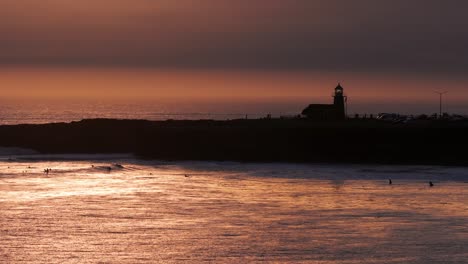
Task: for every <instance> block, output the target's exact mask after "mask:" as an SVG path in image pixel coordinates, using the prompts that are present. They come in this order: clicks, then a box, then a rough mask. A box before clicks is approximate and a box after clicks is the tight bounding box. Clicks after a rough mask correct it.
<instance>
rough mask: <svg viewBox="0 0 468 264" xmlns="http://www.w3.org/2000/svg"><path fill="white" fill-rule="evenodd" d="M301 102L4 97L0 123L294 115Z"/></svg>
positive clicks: (0, 105)
mask: <svg viewBox="0 0 468 264" xmlns="http://www.w3.org/2000/svg"><path fill="white" fill-rule="evenodd" d="M306 105H307V104H306V103H305V102H302V103H301V102H299V103H298V102H290V101H289V102H288V101H286V102H273V101H254V102H252V101H247V102H238V101H235V102H229V101H227V102H226V101H223V102H216V101H206V102H203V101H201V102H184V101H171V100H165V101H144V102H138V101H133V102H127V103H124V102H109V101H97V100H94V101H93V100H82V101H79V100H78V101H70V100H64V101H60V100H49V101H45V102H41V101H39V100H34V101H8V100H3V101H1V104H0V125H14V124H44V123H56V122H72V121H80V120H82V119H90V118H113V119H145V120H168V119H174V120H199V119H212V120H229V119H239V118H262V117H266V116H267V115H271V116H272V117H281V116H286V117H288V116H294V115H298V114H300V113H301V111H302V108H303V107H304V106H306Z"/></svg>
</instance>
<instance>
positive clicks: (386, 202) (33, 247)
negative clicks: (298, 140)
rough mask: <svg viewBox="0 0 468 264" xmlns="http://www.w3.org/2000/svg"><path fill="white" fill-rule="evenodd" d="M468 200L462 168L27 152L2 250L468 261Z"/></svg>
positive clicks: (86, 255) (5, 190)
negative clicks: (167, 159)
mask: <svg viewBox="0 0 468 264" xmlns="http://www.w3.org/2000/svg"><path fill="white" fill-rule="evenodd" d="M120 165H122V166H120ZM46 168H51V169H52V170H51V172H50V173H49V174H46V173H44V169H46ZM389 178H391V179H392V180H393V184H392V185H389V184H388V179H389ZM429 181H433V182H434V183H435V186H434V187H432V188H431V187H429V185H428V182H429ZM467 202H468V170H467V169H466V168H458V167H437V166H377V165H328V164H317V165H298V164H243V163H233V162H225V163H220V162H173V163H171V162H157V161H141V160H136V159H133V158H131V157H121V156H47V157H46V156H38V155H30V156H18V157H11V158H5V159H3V160H0V237H1V246H0V262H7V263H9V262H13V263H15V262H29V263H64V262H65V263H96V262H114V263H138V262H141V263H154V262H161V263H199V262H216V263H246V262H283V263H291V262H294V263H468V261H467V259H468V247H467V246H466V245H468V203H467Z"/></svg>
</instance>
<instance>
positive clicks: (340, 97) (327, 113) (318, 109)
mask: <svg viewBox="0 0 468 264" xmlns="http://www.w3.org/2000/svg"><path fill="white" fill-rule="evenodd" d="M333 98H334V100H333V104H311V105H309V106H308V107H307V108H306V109H304V110H303V111H302V115H304V116H306V117H307V118H310V119H315V120H344V119H345V118H346V109H345V103H346V96H345V95H344V89H343V87H342V86H341V84H338V86H336V88H335V94H334V95H333Z"/></svg>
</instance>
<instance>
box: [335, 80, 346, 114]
mask: <svg viewBox="0 0 468 264" xmlns="http://www.w3.org/2000/svg"><path fill="white" fill-rule="evenodd" d="M333 98H334V101H333V105H334V106H335V110H336V118H337V119H340V120H342V119H345V118H346V113H345V112H346V109H345V100H346V97H345V96H344V91H343V87H342V86H341V84H339V83H338V86H336V88H335V94H334V95H333Z"/></svg>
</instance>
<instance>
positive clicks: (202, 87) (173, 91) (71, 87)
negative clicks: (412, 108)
mask: <svg viewBox="0 0 468 264" xmlns="http://www.w3.org/2000/svg"><path fill="white" fill-rule="evenodd" d="M337 82H342V84H343V85H344V87H345V89H346V93H347V94H348V95H349V96H350V98H353V99H354V100H357V101H361V102H365V101H402V102H408V101H413V102H427V101H431V100H433V98H434V93H433V91H435V90H447V91H450V94H449V95H447V97H448V99H449V100H451V101H454V102H460V101H463V100H468V93H466V92H465V91H466V89H467V87H468V82H467V80H464V79H456V78H452V79H445V78H441V79H435V78H431V79H425V77H424V76H420V77H414V76H398V78H395V76H388V75H369V74H366V73H329V72H310V71H296V72H285V71H214V70H197V71H195V70H192V71H188V70H161V69H133V68H131V69H123V68H120V69H116V68H107V69H103V68H34V67H33V68H24V67H19V68H14V67H10V68H3V69H0V87H1V95H0V97H1V98H29V99H31V98H40V99H47V98H49V99H52V98H59V99H61V98H65V99H66V98H68V99H72V98H75V99H76V98H84V99H86V98H87V99H96V98H100V99H109V100H155V99H164V98H167V99H171V98H172V99H173V98H176V99H180V100H191V99H196V100H204V99H213V98H218V99H222V100H237V99H242V100H248V99H252V100H271V99H274V100H294V99H298V98H302V99H303V98H310V100H311V101H319V102H328V101H329V98H330V96H331V93H332V90H333V88H334V87H335V85H336V84H337Z"/></svg>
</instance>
